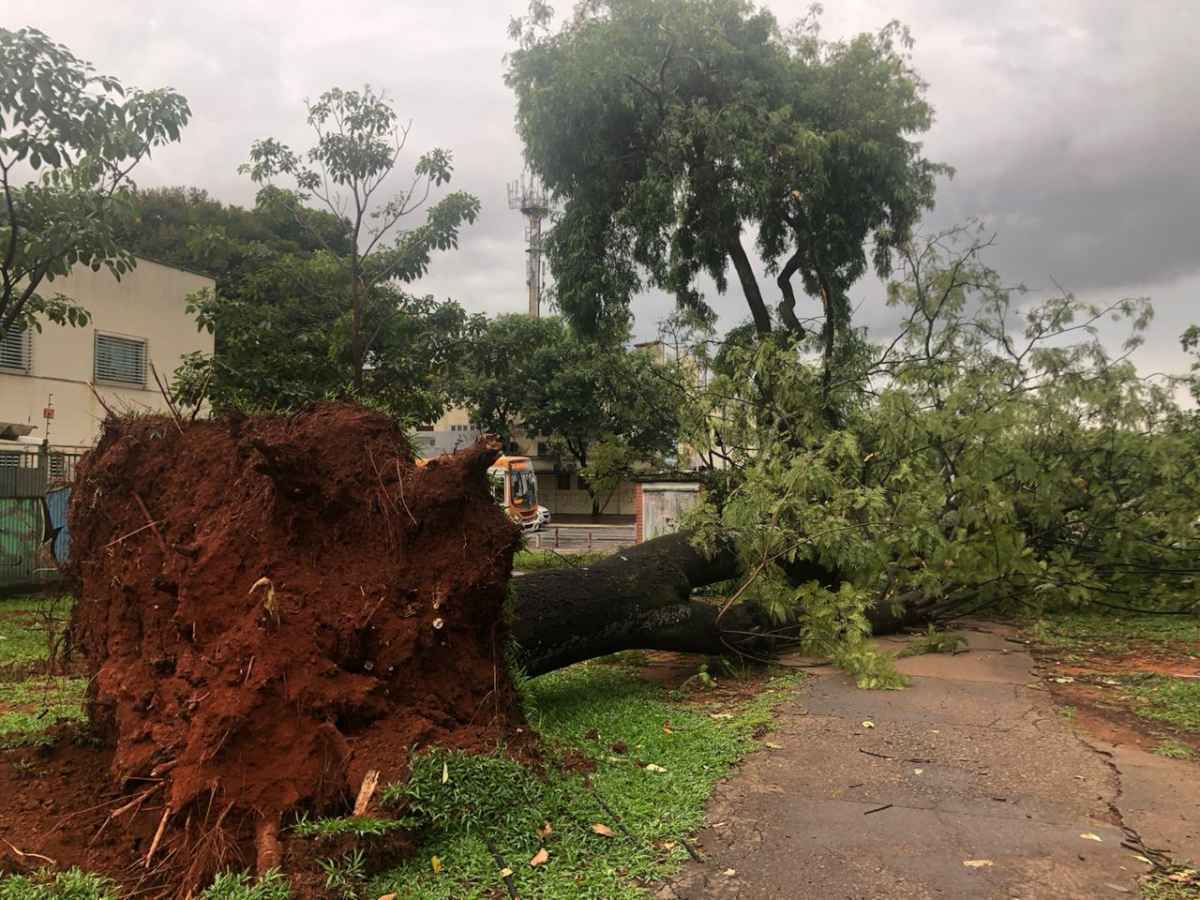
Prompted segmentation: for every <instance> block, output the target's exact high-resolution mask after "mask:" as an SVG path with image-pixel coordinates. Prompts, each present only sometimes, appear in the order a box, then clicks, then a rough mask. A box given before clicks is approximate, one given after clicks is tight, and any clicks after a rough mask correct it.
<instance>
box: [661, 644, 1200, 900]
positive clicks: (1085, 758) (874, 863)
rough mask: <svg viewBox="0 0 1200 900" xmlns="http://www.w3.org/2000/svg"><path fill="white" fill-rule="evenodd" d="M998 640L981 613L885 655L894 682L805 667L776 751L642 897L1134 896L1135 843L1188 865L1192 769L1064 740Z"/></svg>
mask: <svg viewBox="0 0 1200 900" xmlns="http://www.w3.org/2000/svg"><path fill="white" fill-rule="evenodd" d="M1010 634H1011V632H1010V631H1009V630H1006V629H1005V627H1004V626H1001V625H996V624H991V623H984V624H980V625H978V626H975V627H974V628H973V629H972V630H970V631H968V632H967V635H968V637H969V640H970V644H969V646H970V652H969V653H963V654H958V655H954V656H949V655H942V654H936V655H929V656H918V657H910V658H907V659H902V660H899V661H898V668H900V669H901V671H904V672H905V673H906V674H908V675H910V676H912V681H913V683H912V686H911V687H910V688H908V689H907V690H904V691H862V690H858V689H857V688H856V687H855V686H854V684H853V682H852V681H851V680H850V679H849V678H848V677H846V676H845V675H844V674H841V673H839V672H837V671H834V670H830V669H813V670H810V671H812V672H813V673H814V674H815V675H816V677H814V678H811V679H808V680H807V682H806V684H804V685H803V686H801V687H800V688H798V689H797V691H796V693H795V695H794V696H793V697H792V698H791V699H789V700H788V701H787V702H785V703H784V705H783V706H782V707H781V708H780V710H779V716H778V719H777V721H776V723H775V729H774V731H773V733H772V734H771V735H769V736H768V740H769V741H770V743H771V744H772V745H775V747H776V748H777V749H771V748H767V749H764V750H762V751H760V752H758V753H755V754H752V755H751V756H750V757H748V758H747V759H746V760H745V761H744V762H743V763H742V765H741V766H739V768H738V769H737V770H736V771H735V773H734V774H733V775H732V776H731V777H730V778H729V779H727V780H726V781H724V782H722V783H721V784H720V785H719V786H718V788H717V790H716V792H715V794H714V796H713V798H712V800H711V801H710V803H709V807H708V812H707V819H706V822H707V825H706V827H705V828H704V829H703V830H702V831H701V832H700V833H699V834H698V836H697V842H698V844H699V845H700V848H701V850H702V852H703V854H704V856H705V862H704V863H695V862H689V863H688V864H687V866H686V867H685V869H684V870H683V871H682V872H681V873H680V875H679V876H678V877H676V878H675V879H673V880H672V881H671V882H669V883H666V884H664V885H661V886H660V887H659V890H658V893H657V894H656V896H657V897H658V898H659V900H696V898H709V897H714V898H737V900H760V898H762V900H765V898H772V900H781V898H806V897H814V898H822V900H843V898H846V900H849V898H855V900H858V898H889V900H891V898H958V897H980V898H992V897H997V898H1020V900H1039V898H1087V900H1093V898H1105V897H1113V898H1119V897H1122V896H1133V897H1136V896H1137V895H1138V888H1137V879H1138V876H1140V875H1142V874H1144V873H1145V872H1147V871H1148V870H1149V866H1148V865H1147V864H1146V863H1145V862H1143V861H1140V860H1139V859H1138V858H1137V856H1138V848H1141V849H1142V851H1143V852H1146V848H1153V849H1157V850H1161V851H1164V853H1166V854H1169V855H1170V856H1173V857H1174V859H1175V861H1176V862H1183V861H1185V860H1186V859H1189V858H1191V859H1197V858H1200V777H1197V776H1200V766H1197V764H1195V763H1189V762H1183V761H1176V760H1167V759H1162V758H1160V757H1156V756H1152V755H1150V754H1147V753H1144V752H1141V751H1139V750H1137V749H1135V748H1126V747H1117V746H1111V745H1106V744H1102V743H1100V742H1098V741H1095V740H1092V739H1089V738H1087V736H1086V735H1077V734H1075V733H1074V731H1073V729H1072V726H1071V723H1070V722H1068V721H1067V720H1066V719H1065V718H1064V717H1063V716H1062V715H1060V714H1059V712H1058V711H1057V710H1056V709H1055V707H1054V705H1053V703H1052V701H1051V698H1050V697H1049V695H1048V693H1047V692H1046V691H1045V690H1044V688H1043V686H1042V685H1041V684H1040V683H1039V682H1038V680H1037V678H1036V676H1035V675H1033V674H1032V673H1031V670H1032V669H1033V668H1034V662H1033V660H1032V659H1031V657H1030V656H1029V654H1028V653H1027V652H1026V651H1025V649H1024V648H1023V647H1022V646H1020V645H1019V644H1017V643H1013V642H1010V641H1008V640H1006V638H1007V637H1008V636H1009V635H1010ZM898 643H900V641H898V640H895V639H893V640H885V641H884V646H885V648H886V649H898V646H897V644H898ZM1123 844H1125V845H1126V846H1123ZM1151 855H1153V853H1152V852H1151Z"/></svg>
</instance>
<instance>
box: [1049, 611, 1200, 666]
mask: <svg viewBox="0 0 1200 900" xmlns="http://www.w3.org/2000/svg"><path fill="white" fill-rule="evenodd" d="M1028 630H1029V634H1030V637H1032V638H1033V639H1034V640H1035V641H1036V642H1037V643H1039V644H1041V645H1043V646H1045V647H1048V648H1051V649H1055V650H1063V651H1067V652H1068V653H1074V654H1078V653H1091V654H1122V653H1130V652H1133V651H1134V650H1138V649H1143V650H1144V649H1153V650H1158V651H1162V652H1166V653H1180V654H1182V655H1186V656H1200V616H1166V615H1139V614H1136V613H1128V614H1122V613H1111V612H1107V613H1098V612H1090V611H1089V612H1059V613H1052V614H1047V615H1046V616H1044V617H1042V618H1039V619H1038V620H1037V621H1035V622H1033V623H1031V624H1029V625H1028Z"/></svg>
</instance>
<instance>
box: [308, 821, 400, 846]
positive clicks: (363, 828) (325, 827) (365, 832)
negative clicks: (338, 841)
mask: <svg viewBox="0 0 1200 900" xmlns="http://www.w3.org/2000/svg"><path fill="white" fill-rule="evenodd" d="M403 827H404V824H403V823H402V822H397V821H396V820H394V819H373V818H370V817H369V816H359V817H344V818H332V819H309V818H308V817H307V816H305V817H302V818H301V819H300V820H299V821H298V822H296V824H295V825H293V826H292V831H294V832H295V833H296V834H298V835H300V837H307V838H317V839H318V840H328V839H331V838H339V837H344V836H346V835H353V836H355V837H364V838H369V837H380V836H382V835H385V834H387V833H388V832H389V831H396V830H397V829H400V828H403Z"/></svg>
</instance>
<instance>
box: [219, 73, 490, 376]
mask: <svg viewBox="0 0 1200 900" xmlns="http://www.w3.org/2000/svg"><path fill="white" fill-rule="evenodd" d="M306 106H307V108H308V116H307V122H308V125H309V126H310V127H311V128H312V130H313V131H314V132H315V134H316V143H314V144H313V146H312V147H311V148H310V149H309V150H308V151H306V152H305V153H303V154H298V153H296V152H294V151H293V150H292V149H291V148H289V147H288V146H287V145H286V144H283V143H281V142H279V141H277V140H275V139H274V138H266V139H263V140H259V141H256V142H255V143H254V144H253V146H251V148H250V161H249V162H248V163H245V164H244V165H243V166H242V167H241V171H243V172H245V173H248V174H249V175H250V177H251V178H252V179H253V180H254V181H255V182H258V183H261V184H269V183H270V182H271V180H272V179H273V178H275V177H276V176H279V175H286V176H289V177H291V178H292V179H293V180H294V181H295V184H296V191H295V192H294V196H295V197H298V198H299V199H301V200H302V201H315V202H318V203H320V204H321V205H322V206H323V207H324V208H325V209H327V210H328V211H329V212H330V213H332V214H333V215H334V216H336V217H337V218H339V219H343V220H344V221H345V222H346V225H347V228H348V231H349V237H350V247H349V253H348V254H347V255H346V257H345V258H344V259H343V258H342V257H339V256H336V255H335V257H334V258H336V259H338V260H339V263H342V264H343V265H344V268H345V270H346V273H345V274H346V279H345V284H346V306H347V307H348V309H349V310H350V340H349V347H350V358H351V364H352V370H353V371H352V377H353V387H354V389H355V390H356V391H361V390H362V389H363V387H364V384H365V381H366V368H367V365H368V361H369V356H370V354H371V351H372V348H373V346H374V343H373V342H374V340H375V338H376V337H377V335H376V334H374V333H372V330H371V328H370V326H369V325H368V323H367V317H368V316H367V308H368V305H369V301H370V297H371V296H372V292H373V291H374V290H375V289H376V288H378V287H379V286H381V285H385V284H387V283H388V282H400V283H404V282H410V281H413V280H415V279H417V278H419V277H421V276H422V275H424V274H425V272H426V271H427V269H428V267H429V261H430V256H431V255H432V254H433V252H434V251H435V250H448V249H453V248H456V247H457V246H458V235H459V231H460V229H461V228H462V226H463V225H464V224H466V223H471V222H474V221H475V218H476V216H477V215H478V213H479V200H478V199H477V198H476V197H474V196H473V195H471V194H468V193H465V192H463V191H455V192H453V193H450V194H447V195H446V196H444V197H442V199H441V200H439V201H438V202H436V203H434V204H433V205H432V206H429V207H428V209H427V210H426V214H425V222H424V223H423V224H421V225H418V226H416V227H414V228H409V229H404V228H402V227H401V223H402V222H403V221H404V220H405V218H406V217H407V216H410V215H412V214H414V213H416V212H417V211H418V210H420V209H421V208H422V207H425V206H426V204H427V203H428V201H429V199H430V195H431V194H432V192H433V189H434V188H437V187H441V186H442V185H444V184H446V183H448V182H449V181H450V178H451V175H452V173H453V168H454V167H453V165H452V161H451V154H450V153H449V151H447V150H443V149H440V148H438V149H434V150H431V151H429V152H428V153H424V154H422V155H421V156H420V157H419V158H418V160H417V163H416V166H415V167H414V174H413V177H412V179H411V181H410V182H409V183H408V185H407V186H406V187H404V188H402V189H401V190H400V191H399V192H398V193H396V194H393V195H392V196H391V197H390V199H386V200H384V199H383V198H382V195H381V191H383V190H384V183H385V182H386V181H387V180H388V178H389V176H391V175H392V174H393V172H394V171H395V170H396V167H397V164H398V162H399V159H400V154H401V153H402V152H403V150H404V147H405V144H406V142H407V140H408V133H409V128H410V126H409V125H401V124H400V121H399V117H398V116H397V114H396V110H395V108H394V107H393V106H392V104H391V102H390V101H389V100H388V99H387V98H386V97H385V96H384V95H383V94H381V93H379V92H377V91H374V90H372V89H371V88H370V87H369V86H367V87H364V88H363V89H362V90H361V91H347V90H343V89H341V88H333V89H331V90H328V91H326V92H325V93H323V94H322V95H321V96H320V98H318V100H317V101H316V102H315V103H306ZM275 196H278V197H281V198H286V197H287V196H292V195H287V194H282V193H281V194H277V195H275Z"/></svg>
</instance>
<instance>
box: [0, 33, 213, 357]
mask: <svg viewBox="0 0 1200 900" xmlns="http://www.w3.org/2000/svg"><path fill="white" fill-rule="evenodd" d="M0 59H2V60H3V61H4V62H3V64H2V65H0V189H2V190H3V210H2V211H0V335H3V334H4V333H5V332H7V331H8V329H9V328H12V327H14V326H16V327H18V328H25V327H30V326H33V327H38V316H45V317H46V318H48V319H50V320H51V321H53V322H58V323H60V324H72V325H78V324H83V323H85V322H86V321H87V320H88V316H87V312H86V310H84V309H83V308H82V307H80V306H79V305H78V304H77V303H76V302H75V301H73V300H72V299H71V298H69V297H66V296H64V295H63V294H61V293H56V294H54V295H50V296H47V294H46V293H45V292H44V290H43V289H44V286H45V285H46V284H47V283H50V282H53V280H54V279H55V278H58V277H60V276H63V275H66V274H67V273H68V272H69V271H70V270H71V267H72V266H73V265H75V264H76V263H83V264H85V265H88V266H91V267H92V268H93V269H100V268H101V267H102V266H103V267H107V268H108V270H109V271H110V272H112V273H113V275H115V276H117V277H118V278H119V277H120V276H121V275H123V274H124V273H125V272H127V271H129V270H130V269H131V268H133V266H134V259H133V257H132V255H131V254H130V253H129V251H128V250H127V249H126V248H125V247H123V246H122V245H121V243H120V241H119V240H118V238H117V233H116V220H117V218H118V217H117V216H116V215H115V213H116V207H118V206H119V205H120V204H121V203H122V202H123V200H124V198H123V196H122V193H123V191H124V190H125V189H126V188H127V187H128V183H129V174H130V172H131V171H132V170H133V169H134V167H135V166H137V164H138V163H139V162H141V161H142V160H143V159H145V158H146V157H148V156H149V155H150V152H151V150H152V149H153V148H154V147H158V146H161V145H163V144H167V143H170V142H173V141H177V140H179V132H180V129H181V128H182V127H183V126H184V125H185V124H187V121H188V118H189V116H190V114H191V113H190V110H189V108H188V104H187V101H186V100H185V99H184V98H183V97H182V96H180V95H179V94H177V93H176V92H175V91H173V90H170V89H169V88H163V89H159V90H153V91H141V90H138V89H136V88H125V87H124V86H123V85H122V84H121V82H120V81H118V80H117V79H116V78H113V77H111V76H108V75H97V74H96V73H95V70H94V69H93V68H92V66H91V65H90V64H89V63H86V62H84V61H83V60H80V59H78V58H77V57H76V56H75V55H74V54H72V53H71V51H70V50H68V49H67V48H66V47H64V46H62V45H61V44H56V43H54V42H53V41H51V40H50V38H48V37H47V36H46V35H45V34H43V33H42V32H40V31H38V30H36V29H33V28H22V29H20V30H18V31H9V30H8V29H4V28H0ZM22 178H25V179H27V180H25V181H24V182H22Z"/></svg>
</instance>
